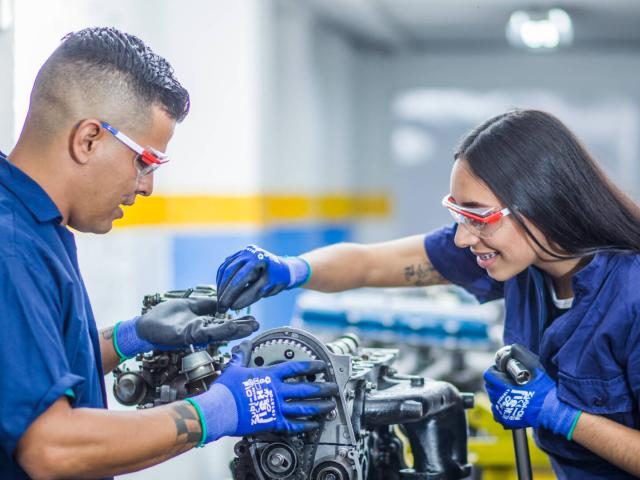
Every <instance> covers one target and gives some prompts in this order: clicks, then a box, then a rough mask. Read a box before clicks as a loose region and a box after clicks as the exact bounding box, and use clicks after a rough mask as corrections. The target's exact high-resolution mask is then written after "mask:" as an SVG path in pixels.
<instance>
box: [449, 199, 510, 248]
mask: <svg viewBox="0 0 640 480" xmlns="http://www.w3.org/2000/svg"><path fill="white" fill-rule="evenodd" d="M442 205H443V206H444V207H446V208H447V209H448V210H449V212H450V213H451V216H452V217H453V218H454V220H455V221H456V222H457V223H458V224H459V225H464V227H465V228H466V229H467V230H469V231H470V232H471V233H472V234H473V235H475V236H477V237H480V238H489V237H490V236H491V235H493V234H494V233H495V232H496V231H497V230H498V229H499V228H500V227H501V226H502V222H501V221H500V220H502V218H504V217H506V216H507V215H509V214H510V213H511V212H510V211H509V209H508V208H503V209H502V210H500V209H499V208H498V207H480V208H467V207H462V206H460V205H458V204H456V203H455V201H454V199H453V197H452V196H451V195H446V196H445V197H444V198H443V199H442Z"/></svg>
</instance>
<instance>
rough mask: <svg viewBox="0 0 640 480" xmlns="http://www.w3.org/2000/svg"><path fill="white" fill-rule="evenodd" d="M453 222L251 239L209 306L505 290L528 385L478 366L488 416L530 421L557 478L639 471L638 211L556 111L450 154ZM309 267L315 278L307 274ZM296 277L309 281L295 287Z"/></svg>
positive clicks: (490, 296)
mask: <svg viewBox="0 0 640 480" xmlns="http://www.w3.org/2000/svg"><path fill="white" fill-rule="evenodd" d="M443 205H444V206H445V207H446V208H448V209H449V210H450V211H451V213H452V215H453V216H454V218H455V220H456V224H455V225H454V226H452V227H446V228H443V229H440V230H437V231H435V232H432V233H430V234H428V235H426V236H424V235H417V236H413V237H408V238H405V239H400V240H395V241H392V242H386V243H381V244H376V245H356V244H339V245H334V246H329V247H325V248H322V249H319V250H315V251H312V252H309V253H307V254H304V255H303V256H301V257H276V256H274V255H272V254H269V253H268V252H264V251H262V250H261V249H259V248H257V247H248V248H247V249H245V250H242V251H240V252H237V253H236V254H235V255H233V256H231V257H229V258H228V259H227V260H226V261H225V263H223V264H222V265H221V267H220V268H219V270H218V278H217V280H218V288H219V295H220V297H219V298H220V305H221V307H222V308H223V309H224V308H228V307H231V308H241V307H243V306H245V305H247V304H250V303H253V302H254V301H256V300H258V299H259V298H262V297H264V296H268V295H273V294H275V293H277V292H279V291H280V290H282V289H285V288H294V287H297V286H301V285H302V284H305V287H306V288H311V289H316V290H321V291H340V290H346V289H349V288H356V287H363V286H380V287H389V286H403V285H406V286H409V285H435V284H442V283H454V284H457V285H460V286H462V287H464V288H465V289H467V290H468V291H469V292H471V293H472V294H474V295H475V296H476V297H477V298H478V300H480V301H481V302H485V301H489V300H494V299H498V298H504V300H505V305H506V318H505V329H504V341H505V344H513V343H515V344H519V345H518V346H517V347H514V349H513V352H514V355H515V356H516V357H517V358H519V359H520V360H521V361H522V362H523V363H525V365H527V366H528V367H529V368H531V369H532V370H533V371H534V378H533V380H532V381H531V382H530V383H529V384H528V385H526V386H525V387H518V388H517V389H514V386H513V385H512V384H511V382H510V381H509V380H508V378H506V376H504V375H502V374H501V373H500V372H497V371H496V370H495V369H494V368H490V369H489V370H488V371H487V372H486V373H485V380H486V382H487V391H488V392H489V395H490V398H491V401H492V406H493V411H494V417H495V418H496V420H497V421H499V422H500V423H502V424H503V425H505V426H508V427H515V428H519V427H526V426H532V427H534V428H535V429H536V438H537V442H538V444H539V446H540V447H541V448H542V449H543V450H545V451H546V452H547V453H548V454H549V456H550V458H551V460H552V464H553V467H554V469H555V471H556V474H557V475H558V477H560V478H575V479H586V478H608V479H610V478H633V477H632V475H638V476H640V432H638V431H637V429H638V427H640V319H639V318H638V317H639V316H640V292H639V289H638V287H637V285H638V280H640V213H639V209H638V207H637V205H635V204H634V203H633V202H632V201H631V200H630V199H629V198H628V197H626V196H625V195H624V194H623V193H622V192H620V191H619V190H618V189H617V188H616V187H615V186H614V185H613V184H612V183H611V181H610V180H608V179H607V177H606V176H605V175H604V173H603V172H602V171H601V170H600V169H599V168H598V166H597V165H596V163H595V162H594V161H593V160H592V159H591V157H590V156H589V154H588V153H587V151H586V150H585V149H584V148H583V147H582V146H581V144H580V143H579V141H578V140H577V139H576V138H575V136H574V135H573V134H572V133H571V132H570V131H569V130H568V129H567V127H566V126H565V125H563V124H562V123H561V122H560V121H559V120H558V119H556V118H555V117H553V116H551V115H549V114H547V113H544V112H540V111H534V110H517V111H511V112H508V113H505V114H502V115H499V116H497V117H494V118H492V119H490V120H488V121H486V122H485V123H483V124H482V125H480V126H479V127H477V128H476V129H474V130H473V131H472V132H471V133H470V134H469V135H467V136H466V138H465V139H464V140H463V142H462V144H461V146H460V148H459V149H458V151H457V152H456V154H455V161H454V164H453V169H452V173H451V184H450V194H449V195H447V196H446V197H445V199H444V200H443ZM312 272H313V274H311V273H312ZM305 282H306V283H305Z"/></svg>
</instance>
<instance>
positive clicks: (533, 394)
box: [484, 344, 582, 440]
mask: <svg viewBox="0 0 640 480" xmlns="http://www.w3.org/2000/svg"><path fill="white" fill-rule="evenodd" d="M511 356H512V358H515V359H516V360H518V361H519V362H520V363H522V365H523V366H524V367H525V368H527V370H529V372H531V380H529V382H528V383H526V384H524V385H517V384H516V383H515V382H514V381H513V380H512V378H511V376H510V375H509V374H508V373H506V372H501V371H500V370H498V369H497V368H496V367H495V366H493V367H491V368H489V369H488V370H487V371H485V373H484V380H485V388H486V390H487V393H488V394H489V399H490V400H491V410H492V412H493V418H494V419H495V420H496V421H497V422H498V423H500V424H502V425H503V426H504V427H505V428H509V429H514V428H527V427H533V428H540V427H542V428H546V429H549V430H551V431H553V433H555V434H557V435H563V436H564V437H566V438H567V439H568V440H571V436H572V434H573V430H574V428H575V426H576V424H577V423H578V419H579V418H580V414H581V413H582V412H581V411H580V410H578V409H577V408H574V407H572V406H571V405H569V404H567V403H565V402H563V401H562V400H560V399H559V398H558V390H557V387H556V384H555V382H554V381H553V379H551V377H549V375H548V374H547V373H546V372H545V370H544V367H543V366H542V364H541V363H540V359H539V358H538V356H537V355H535V354H534V353H533V352H531V351H530V350H528V349H527V348H525V347H523V346H522V345H518V344H514V345H513V346H512V347H511Z"/></svg>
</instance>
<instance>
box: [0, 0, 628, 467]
mask: <svg viewBox="0 0 640 480" xmlns="http://www.w3.org/2000/svg"><path fill="white" fill-rule="evenodd" d="M639 22H640V2H637V1H635V0H607V1H606V2H603V1H600V0H557V1H555V2H550V1H543V0H527V1H516V0H512V1H504V0H446V1H444V0H182V1H179V2H178V1H175V0H173V1H171V0H112V1H110V2H104V1H97V0H56V1H52V0H0V52H1V55H2V58H3V71H4V74H3V75H2V76H0V98H1V99H2V101H0V149H2V150H3V151H5V152H8V151H10V150H11V148H12V146H13V144H14V142H15V140H16V138H17V135H18V134H19V132H20V129H21V127H22V122H23V119H24V116H25V113H26V111H27V107H28V100H29V92H30V90H31V86H32V83H33V80H34V78H35V75H36V73H37V70H38V68H39V67H40V65H41V64H42V63H43V61H44V60H45V59H46V58H47V56H48V55H49V54H50V53H51V52H52V51H53V50H54V49H55V48H56V46H57V45H58V43H59V40H60V39H61V37H62V36H63V35H64V34H66V33H68V32H70V31H74V30H78V29H81V28H84V27H87V26H94V25H112V26H115V27H118V28H120V29H122V30H125V31H127V32H129V33H133V34H135V35H137V36H139V37H140V38H142V39H143V40H144V41H145V42H146V43H147V44H148V45H149V46H151V47H152V49H153V50H155V51H156V52H157V53H159V54H160V55H162V56H164V57H165V58H167V59H168V60H169V61H170V63H171V64H172V65H173V67H174V69H175V70H176V72H177V77H178V78H179V80H180V81H181V82H182V84H183V85H184V86H185V87H186V88H187V89H188V90H189V92H190V94H191V100H192V109H191V113H190V114H189V116H188V117H187V119H186V120H185V121H184V122H183V124H182V125H179V126H178V127H177V129H176V133H175V136H174V139H173V141H172V143H171V144H170V148H169V154H170V155H171V157H172V162H171V163H169V164H168V165H167V166H166V167H163V168H162V170H160V171H159V172H158V174H157V175H156V176H155V192H154V195H153V197H151V198H147V199H138V201H137V203H136V205H135V206H134V207H132V208H130V209H128V211H126V212H125V218H124V219H122V220H121V221H119V222H118V223H117V226H116V228H115V229H114V230H113V231H112V232H111V233H110V234H109V235H108V236H96V235H78V237H77V238H78V246H79V256H80V263H81V267H82V270H83V272H84V278H85V281H86V283H87V287H88V290H89V293H90V296H91V299H92V302H93V306H94V310H95V313H96V317H97V320H98V323H99V325H100V326H107V325H110V324H113V323H114V322H116V321H118V320H122V319H127V318H130V317H131V316H133V315H134V314H136V313H137V312H138V311H139V308H140V301H141V299H142V297H143V295H144V294H147V293H153V292H161V291H164V290H167V289H172V288H184V287H187V286H193V285H196V284H207V283H209V284H214V283H215V276H216V269H217V266H218V265H219V264H220V263H221V262H222V261H223V260H224V258H225V257H226V256H227V255H230V254H231V253H233V252H234V251H235V250H237V249H239V248H242V247H244V246H246V245H247V244H251V243H256V244H258V245H261V246H262V247H264V248H266V249H268V250H272V251H274V252H277V253H279V254H288V255H296V254H299V253H301V252H304V251H306V250H309V249H311V248H315V247H319V246H322V245H326V244H329V243H334V242H338V241H345V240H348V241H362V242H374V241H381V240H385V239H391V238H394V237H397V236H401V235H408V234H414V233H420V232H426V231H429V230H431V229H434V228H436V227H438V226H441V225H442V224H444V223H446V222H448V221H449V218H450V217H449V215H448V213H447V212H446V211H445V210H444V209H443V208H441V207H440V199H441V198H442V197H443V196H444V194H445V193H447V192H448V189H449V187H448V182H449V172H450V167H451V164H452V152H453V150H454V148H455V146H456V143H457V141H458V140H459V139H460V138H461V136H462V135H463V134H464V133H465V132H466V131H468V130H469V129H471V128H472V127H474V126H475V125H477V124H479V123H480V122H482V121H483V120H485V119H487V118H489V117H490V116H493V115H495V114H498V113H501V112H503V111H505V110H507V109H509V108H513V107H532V108H539V109H543V110H547V111H549V112H551V113H554V114H555V115H557V116H558V117H560V119H562V120H563V121H565V122H566V123H567V124H568V125H569V127H570V128H572V129H573V130H574V131H575V132H576V133H577V134H578V136H579V137H580V138H581V139H582V140H583V141H584V142H585V144H586V145H587V146H588V148H589V149H590V150H591V152H592V153H593V154H594V155H595V157H596V158H597V159H598V160H599V161H600V163H601V164H602V165H603V166H604V168H605V169H606V171H607V172H608V173H609V174H610V175H611V176H612V177H613V178H614V179H615V180H616V182H617V183H618V184H619V185H620V186H621V187H622V188H623V189H624V190H625V191H627V192H628V193H630V194H631V195H632V197H634V198H635V199H636V200H638V199H639V198H640V187H639V183H640V182H639V180H640V163H639V161H638V149H639V146H638V138H639V136H640V82H639V81H638V80H639V77H640V55H639V53H640V29H638V28H637V26H638V24H639ZM296 295H298V293H297V292H287V293H285V294H283V295H279V296H277V297H275V298H271V299H267V300H264V301H261V302H260V303H259V304H257V305H256V306H255V307H254V308H253V311H252V313H254V314H255V315H256V317H257V318H258V319H259V320H260V321H261V323H262V326H263V329H265V328H270V327H274V326H279V325H284V324H289V323H290V322H291V320H292V317H293V316H294V310H296V311H297V312H298V314H299V313H300V308H304V306H303V307H300V305H299V306H298V307H297V309H296ZM312 303H313V302H312ZM381 308H383V307H381ZM111 406H112V407H113V408H121V407H119V406H118V405H117V404H116V403H115V402H114V401H112V402H111ZM233 443H234V441H232V440H225V441H221V442H219V443H217V444H215V445H210V446H208V447H207V448H206V449H202V450H199V451H197V452H190V453H189V454H187V455H184V456H182V457H180V458H178V459H175V460H173V461H171V462H168V463H167V464H165V465H162V466H158V467H155V468H153V469H150V470H148V471H146V472H141V473H138V474H134V475H130V476H129V477H127V478H137V479H150V478H174V477H175V476H178V475H181V476H182V478H192V479H212V478H225V476H226V475H227V473H226V472H227V470H226V465H227V461H228V460H229V459H230V458H231V456H232V453H231V451H232V445H233Z"/></svg>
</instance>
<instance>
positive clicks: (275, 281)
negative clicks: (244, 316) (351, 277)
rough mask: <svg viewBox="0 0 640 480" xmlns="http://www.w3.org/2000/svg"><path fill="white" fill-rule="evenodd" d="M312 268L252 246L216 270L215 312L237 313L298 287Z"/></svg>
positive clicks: (292, 258) (227, 260) (302, 261)
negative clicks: (265, 298)
mask: <svg viewBox="0 0 640 480" xmlns="http://www.w3.org/2000/svg"><path fill="white" fill-rule="evenodd" d="M310 276H311V267H309V264H308V263H307V262H306V261H305V260H303V259H302V258H299V257H279V256H277V255H274V254H272V253H269V252H267V251H266V250H263V249H261V248H260V247H257V246H255V245H249V246H248V247H246V248H245V249H243V250H240V251H239V252H236V253H234V254H233V255H231V256H230V257H227V259H226V260H225V261H224V263H223V264H222V265H220V267H219V268H218V274H217V275H216V283H217V288H218V311H220V312H226V311H227V310H228V309H229V308H232V309H233V310H240V309H241V308H244V307H247V306H248V305H251V304H252V303H255V302H257V301H258V300H260V299H261V298H264V297H269V296H271V295H275V294H276V293H280V292H281V291H282V290H285V289H289V288H295V287H299V286H301V285H302V284H304V283H305V282H307V280H309V277H310Z"/></svg>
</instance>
